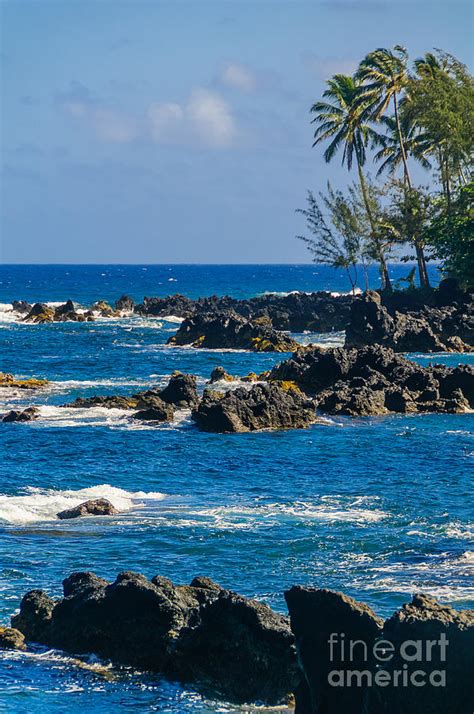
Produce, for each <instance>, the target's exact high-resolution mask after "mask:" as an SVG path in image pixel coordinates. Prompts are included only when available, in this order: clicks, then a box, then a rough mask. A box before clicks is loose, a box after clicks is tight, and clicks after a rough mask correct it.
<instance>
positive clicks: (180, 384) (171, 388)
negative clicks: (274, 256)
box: [159, 372, 199, 408]
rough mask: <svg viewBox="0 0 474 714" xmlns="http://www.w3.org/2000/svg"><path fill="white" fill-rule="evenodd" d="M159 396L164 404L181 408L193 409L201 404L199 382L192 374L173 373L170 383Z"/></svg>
mask: <svg viewBox="0 0 474 714" xmlns="http://www.w3.org/2000/svg"><path fill="white" fill-rule="evenodd" d="M159 394H160V399H162V400H163V401H164V402H167V403H168V404H174V405H176V406H177V407H181V408H191V407H194V406H195V405H196V404H197V403H198V402H199V397H198V393H197V380H196V377H195V376H194V375H192V374H183V373H182V372H173V374H172V375H171V378H170V381H169V382H168V384H167V385H166V387H165V388H164V389H162V390H161V392H160V393H159Z"/></svg>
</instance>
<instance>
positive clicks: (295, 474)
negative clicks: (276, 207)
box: [0, 265, 474, 714]
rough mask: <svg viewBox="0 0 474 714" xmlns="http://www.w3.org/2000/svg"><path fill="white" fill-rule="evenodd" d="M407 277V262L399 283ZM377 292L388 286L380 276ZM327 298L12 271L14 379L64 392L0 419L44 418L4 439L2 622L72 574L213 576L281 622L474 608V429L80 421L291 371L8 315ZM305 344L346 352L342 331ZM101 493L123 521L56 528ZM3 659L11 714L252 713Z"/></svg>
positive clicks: (302, 268) (260, 277)
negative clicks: (102, 306) (352, 605)
mask: <svg viewBox="0 0 474 714" xmlns="http://www.w3.org/2000/svg"><path fill="white" fill-rule="evenodd" d="M409 269H410V268H409V266H407V265H396V266H393V268H392V272H393V277H394V279H397V278H401V277H403V276H405V275H406V274H407V273H408V272H409ZM431 271H432V278H433V281H436V280H437V269H436V268H435V267H432V268H431ZM370 281H371V285H372V286H373V287H376V286H377V284H378V283H377V281H378V276H377V272H376V270H374V269H371V272H370ZM362 287H363V286H362ZM321 289H325V290H330V291H333V292H345V291H347V290H348V284H347V280H346V278H345V276H344V274H343V273H340V274H339V273H335V272H334V271H332V270H331V269H330V268H328V267H327V266H318V265H263V266H256V265H253V266H250V265H241V266H218V265H212V266H211V265H210V266H204V265H202V266H200V265H149V266H145V265H144V266H139V265H133V266H124V265H105V266H59V265H57V266H52V265H51V266H2V267H0V303H1V305H0V340H1V355H2V356H1V364H0V370H1V371H3V372H12V373H14V374H15V375H17V376H22V377H32V376H35V377H45V378H47V379H49V380H50V385H49V386H48V388H47V389H46V390H45V391H44V392H38V393H35V394H33V395H28V394H25V393H19V392H8V393H5V394H3V396H2V395H0V396H1V397H2V405H1V410H0V411H6V410H7V409H8V408H15V407H17V406H19V405H24V406H27V405H30V404H37V405H39V406H40V412H41V414H40V419H39V420H38V421H36V422H32V423H28V424H8V425H7V424H5V425H2V427H1V429H0V439H1V442H2V443H1V447H0V449H1V454H2V460H1V465H0V469H1V472H0V625H1V624H7V623H8V621H9V617H10V615H11V614H12V613H13V612H15V611H16V610H17V608H18V607H19V603H20V599H21V597H22V595H23V594H24V593H25V592H26V591H28V590H30V589H33V588H43V589H45V590H47V592H48V593H50V594H51V595H53V596H60V595H61V593H62V590H61V582H62V580H63V578H64V577H66V575H68V574H69V573H71V572H72V571H74V570H92V571H94V572H96V573H97V574H99V575H101V576H103V577H106V578H112V579H113V578H114V577H115V575H116V574H117V573H118V572H120V571H123V570H136V571H139V572H143V573H144V574H145V575H147V576H149V577H151V576H153V575H155V574H160V575H164V576H167V577H169V578H171V579H172V580H173V581H175V582H177V583H188V582H190V581H191V579H192V578H193V577H194V576H196V575H207V576H210V577H211V578H213V579H214V580H216V581H217V582H219V583H220V584H221V585H223V586H225V587H227V588H230V589H233V590H236V591H237V592H239V593H242V594H243V595H246V596H251V597H256V598H258V599H259V600H261V601H263V602H266V603H268V604H269V605H270V606H271V607H273V608H275V609H276V610H279V611H282V612H284V611H285V604H284V599H283V591H284V590H285V589H286V588H288V587H290V586H291V585H293V584H307V585H312V586H316V587H327V588H333V589H337V590H342V591H344V592H345V593H347V594H349V595H352V596H353V597H356V598H358V599H360V600H363V601H364V602H367V603H368V604H370V605H371V606H372V607H373V608H374V609H375V610H376V612H377V613H379V614H381V615H384V616H386V615H389V614H391V612H393V610H394V609H395V608H397V607H399V606H400V605H401V604H402V603H403V602H406V601H407V600H408V599H409V598H410V596H411V594H412V593H414V592H417V591H423V592H427V593H430V594H432V595H434V596H436V597H437V598H439V599H440V600H441V601H442V602H445V603H450V604H453V605H454V606H456V607H459V608H461V607H463V608H464V607H474V586H473V579H472V577H473V575H474V552H473V547H472V538H473V532H474V524H473V522H472V520H471V509H470V497H471V494H472V473H473V456H474V441H473V431H472V419H473V417H472V415H470V414H460V415H445V414H431V415H430V414H423V415H410V416H405V415H396V416H388V417H377V418H375V417H373V418H331V419H327V420H325V421H324V423H318V424H314V425H313V426H311V427H310V428H309V429H305V430H295V431H287V432H284V431H280V432H263V433H252V434H234V435H232V434H230V435H222V434H205V433H200V432H198V431H197V429H196V428H195V426H194V425H193V423H192V422H191V420H190V417H189V414H188V413H186V412H179V413H178V415H177V418H176V419H175V422H174V423H173V424H171V425H164V426H163V425H160V426H157V427H156V426H155V427H151V426H149V425H144V424H137V423H134V424H132V423H131V421H130V420H129V418H128V415H127V413H126V412H123V411H121V410H104V409H100V408H95V409H88V410H85V409H72V408H66V409H64V408H60V405H61V404H65V403H68V402H71V401H72V400H73V399H75V398H76V397H77V396H90V395H93V394H117V393H118V394H129V393H133V392H136V391H138V390H139V389H147V388H150V387H152V386H159V385H164V384H165V383H166V382H167V380H168V379H169V376H170V374H171V373H172V372H173V371H174V370H176V369H179V370H181V371H183V372H190V373H192V374H195V375H197V377H198V384H199V387H200V388H204V385H205V382H206V380H207V379H208V378H209V375H210V372H211V370H212V369H213V368H214V367H215V366H217V365H222V366H223V367H224V368H225V369H226V370H227V371H228V372H230V373H232V374H236V375H244V374H247V373H248V372H250V371H254V372H260V371H263V370H265V369H268V368H269V367H271V366H272V365H273V364H275V363H276V362H278V361H281V360H282V359H284V358H285V355H281V354H273V353H267V354H255V353H248V352H229V351H227V352H221V351H210V350H193V349H185V348H170V347H167V346H166V345H165V342H166V340H167V339H168V337H169V336H170V335H171V334H173V332H174V331H175V330H176V329H177V326H178V321H177V320H176V318H175V317H174V316H170V317H169V318H167V319H162V318H146V319H144V318H140V317H128V318H123V319H102V320H97V321H96V322H92V323H55V324H50V325H27V324H22V323H19V322H17V321H15V320H13V318H12V315H11V313H9V312H8V303H10V302H11V301H12V300H14V299H23V300H28V301H30V302H34V301H46V302H60V301H61V302H64V301H65V300H67V299H68V298H71V299H73V300H74V301H77V302H79V303H82V304H90V303H92V302H94V301H96V300H98V299H106V300H109V301H113V300H115V299H117V298H118V297H120V295H122V294H123V293H126V294H129V295H131V296H132V297H133V298H134V299H135V300H137V301H139V300H142V299H143V296H144V295H147V296H152V295H161V296H164V295H168V294H172V293H175V292H180V293H183V294H185V295H188V296H190V297H197V296H200V295H210V294H230V295H233V296H235V297H248V296H252V295H257V294H261V293H264V292H280V293H284V292H290V291H293V290H301V291H312V290H321ZM297 337H298V338H301V339H304V340H306V341H313V342H318V343H320V344H326V345H333V344H334V345H335V344H342V341H343V334H341V333H332V334H322V335H304V336H297ZM411 357H412V358H413V359H415V360H417V361H419V362H421V363H422V364H427V363H428V362H442V363H444V364H449V365H454V364H458V363H460V362H471V363H473V362H474V357H473V356H472V355H435V356H433V355H425V354H416V355H411ZM2 391H3V390H2ZM99 496H103V497H106V498H109V499H110V500H112V502H113V503H114V504H115V505H116V506H117V507H118V508H119V510H120V511H121V513H120V516H118V517H114V518H112V519H106V518H105V519H99V518H90V519H80V520H77V521H70V522H62V521H58V520H55V519H54V516H55V514H56V513H57V512H58V511H59V510H62V509H64V508H66V507H68V506H69V505H73V504H76V503H79V502H81V501H82V500H86V499H87V498H90V497H99ZM0 659H1V666H0V711H8V712H14V713H16V712H41V713H42V712H65V711H67V712H68V714H71V713H72V714H75V713H76V712H80V711H83V710H84V708H87V709H89V710H90V711H94V712H100V713H101V712H104V713H105V712H110V711H115V710H119V711H124V712H125V711H127V712H128V711H137V712H152V711H159V712H169V713H172V714H178V713H180V712H193V713H194V712H196V713H197V712H200V713H201V712H235V711H243V710H242V709H239V708H237V707H235V706H231V705H225V704H223V703H222V702H213V701H210V700H208V699H205V698H203V697H202V696H201V695H199V694H198V693H197V692H196V691H194V690H193V689H192V688H190V687H187V688H183V687H182V686H180V685H178V684H176V683H170V682H167V681H166V680H164V679H162V678H160V677H158V676H151V675H146V674H143V673H141V672H137V671H134V670H132V669H130V668H118V667H110V666H108V665H107V666H105V667H104V666H103V663H100V662H98V661H97V660H96V659H94V658H93V657H91V658H82V660H83V661H81V662H78V661H77V659H75V658H74V657H72V656H70V655H66V654H64V653H60V652H56V651H47V650H46V649H44V648H43V649H41V648H38V650H37V651H36V652H29V653H27V654H23V653H5V652H3V653H1V654H0ZM244 711H246V710H245V709H244Z"/></svg>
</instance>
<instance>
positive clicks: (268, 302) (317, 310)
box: [135, 291, 353, 332]
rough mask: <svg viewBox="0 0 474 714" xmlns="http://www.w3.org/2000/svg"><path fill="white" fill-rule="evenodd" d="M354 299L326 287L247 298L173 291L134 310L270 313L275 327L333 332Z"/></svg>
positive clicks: (157, 313) (186, 313) (161, 314)
mask: <svg viewBox="0 0 474 714" xmlns="http://www.w3.org/2000/svg"><path fill="white" fill-rule="evenodd" d="M352 300H353V297H352V295H332V294H331V293H329V292H323V291H322V292H314V293H301V292H296V291H295V292H292V293H289V294H286V295H278V294H265V295H258V296H257V297H253V298H249V299H244V300H240V299H237V298H232V297H230V296H228V295H224V296H222V297H218V296H217V295H212V296H211V297H205V298H199V299H198V300H191V299H189V298H187V297H185V296H184V295H170V296H168V297H164V298H154V297H151V298H150V297H146V298H144V300H143V303H142V304H141V305H136V306H135V311H136V312H137V313H139V314H142V315H151V316H156V317H166V316H169V315H176V316H177V317H182V318H188V317H191V316H193V315H195V314H198V313H200V314H206V313H215V312H222V311H227V310H233V311H235V312H236V313H238V314H239V315H241V316H242V317H244V318H245V319H247V320H254V319H255V318H259V317H267V318H268V319H269V320H270V322H271V325H272V326H273V328H274V329H276V330H289V331H290V332H303V331H304V330H310V331H313V332H330V331H332V330H343V329H344V328H345V326H346V324H347V322H348V320H349V310H350V306H351V304H352Z"/></svg>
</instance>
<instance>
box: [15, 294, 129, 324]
mask: <svg viewBox="0 0 474 714" xmlns="http://www.w3.org/2000/svg"><path fill="white" fill-rule="evenodd" d="M121 299H122V298H121ZM21 314H23V315H24V317H23V318H22V319H23V322H31V323H35V324H43V323H47V322H92V321H93V320H95V318H96V317H120V315H121V312H120V311H119V310H114V308H112V307H111V306H110V305H109V303H108V302H106V301H105V300H98V301H97V302H95V303H94V304H93V305H92V306H91V307H90V309H88V310H85V309H82V308H80V307H79V306H78V305H77V304H76V303H74V302H73V301H72V300H67V301H66V302H65V303H63V304H61V305H57V306H56V307H52V306H51V305H46V304H45V303H40V302H38V303H35V304H34V305H33V307H31V306H30V310H29V311H28V312H27V313H26V315H25V310H22V311H21Z"/></svg>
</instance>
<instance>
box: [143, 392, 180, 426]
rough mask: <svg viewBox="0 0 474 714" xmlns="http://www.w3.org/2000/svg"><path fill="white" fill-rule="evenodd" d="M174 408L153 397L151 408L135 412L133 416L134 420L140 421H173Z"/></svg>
mask: <svg viewBox="0 0 474 714" xmlns="http://www.w3.org/2000/svg"><path fill="white" fill-rule="evenodd" d="M173 417H174V408H173V406H172V405H171V404H167V403H166V402H164V401H163V400H162V399H159V398H158V397H155V398H154V399H153V406H152V407H148V408H147V409H140V411H138V412H135V414H134V415H133V418H134V419H138V420H140V421H164V422H169V421H173Z"/></svg>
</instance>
